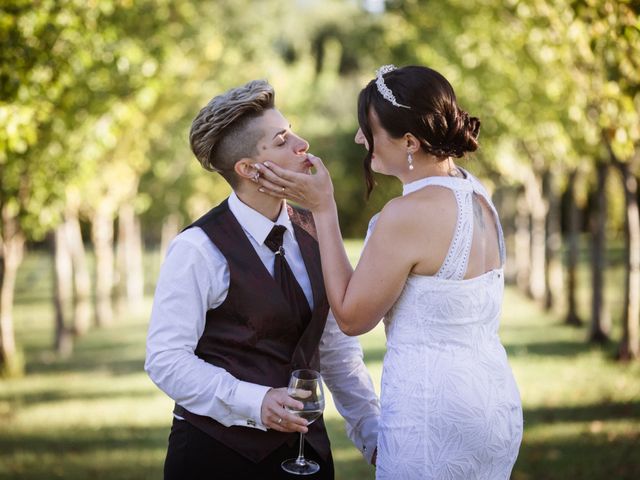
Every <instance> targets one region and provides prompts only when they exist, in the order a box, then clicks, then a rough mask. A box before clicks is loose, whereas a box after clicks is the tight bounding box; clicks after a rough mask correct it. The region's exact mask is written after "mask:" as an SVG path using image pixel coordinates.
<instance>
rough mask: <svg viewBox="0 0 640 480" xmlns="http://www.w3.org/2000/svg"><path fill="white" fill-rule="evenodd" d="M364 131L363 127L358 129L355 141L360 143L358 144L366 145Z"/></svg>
mask: <svg viewBox="0 0 640 480" xmlns="http://www.w3.org/2000/svg"><path fill="white" fill-rule="evenodd" d="M364 140H365V138H364V133H362V129H361V128H359V129H358V131H357V132H356V137H355V138H354V141H355V142H356V143H357V144H358V145H364Z"/></svg>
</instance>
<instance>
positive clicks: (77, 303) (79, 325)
mask: <svg viewBox="0 0 640 480" xmlns="http://www.w3.org/2000/svg"><path fill="white" fill-rule="evenodd" d="M65 224H66V229H67V241H68V244H69V252H70V254H71V262H72V266H73V285H74V295H73V300H74V313H73V333H74V334H76V335H79V336H81V335H84V334H85V333H87V332H88V331H89V328H90V326H91V276H90V274H89V268H88V267H87V256H86V252H85V248H84V242H83V241H82V232H81V230H80V221H79V220H78V212H77V210H75V209H67V212H66V214H65Z"/></svg>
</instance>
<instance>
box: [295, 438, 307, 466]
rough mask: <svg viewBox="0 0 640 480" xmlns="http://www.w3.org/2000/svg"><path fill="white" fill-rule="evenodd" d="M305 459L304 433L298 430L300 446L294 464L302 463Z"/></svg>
mask: <svg viewBox="0 0 640 480" xmlns="http://www.w3.org/2000/svg"><path fill="white" fill-rule="evenodd" d="M305 463H307V461H306V460H305V459H304V433H302V432H300V448H298V458H296V464H298V465H304V464H305Z"/></svg>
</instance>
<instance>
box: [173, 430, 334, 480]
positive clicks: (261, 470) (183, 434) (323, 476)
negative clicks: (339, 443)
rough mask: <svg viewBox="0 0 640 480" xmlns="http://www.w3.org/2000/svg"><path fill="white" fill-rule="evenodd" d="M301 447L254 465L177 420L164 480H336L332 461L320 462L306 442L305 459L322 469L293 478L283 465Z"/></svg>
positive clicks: (285, 449) (281, 450)
mask: <svg viewBox="0 0 640 480" xmlns="http://www.w3.org/2000/svg"><path fill="white" fill-rule="evenodd" d="M298 444H299V442H295V445H294V446H293V447H290V446H288V445H287V444H284V445H282V446H281V447H280V448H278V449H277V450H276V451H275V452H273V453H272V454H271V455H269V456H268V457H267V458H265V459H264V460H263V461H261V462H260V463H253V462H251V461H249V460H247V459H246V458H245V457H243V456H242V455H240V454H239V453H237V452H236V451H234V450H232V449H230V448H228V447H226V446H225V445H223V444H222V443H220V442H218V441H217V440H215V439H214V438H212V437H210V436H209V435H207V434H206V433H204V432H202V431H201V430H199V429H197V428H196V427H194V426H193V425H191V424H190V423H189V422H187V421H184V420H177V419H175V418H174V420H173V425H172V427H171V434H170V435H169V448H168V450H167V458H166V460H165V463H164V479H165V480H200V479H202V480H205V479H206V480H227V479H229V480H245V479H247V480H249V479H251V480H263V479H264V480H272V479H273V480H278V479H283V480H292V479H296V478H297V479H299V480H302V479H303V478H309V480H333V478H334V473H333V459H332V458H329V461H328V462H325V461H323V460H322V459H320V457H319V456H318V454H317V453H316V452H315V451H314V449H313V447H311V445H309V444H308V443H307V442H305V445H304V456H305V458H308V459H310V460H313V461H315V462H316V463H318V465H320V471H319V472H318V473H315V474H313V475H306V476H300V475H292V474H290V473H287V472H285V471H284V470H282V468H281V467H280V464H281V463H282V462H283V461H284V460H286V459H288V458H296V457H297V456H298Z"/></svg>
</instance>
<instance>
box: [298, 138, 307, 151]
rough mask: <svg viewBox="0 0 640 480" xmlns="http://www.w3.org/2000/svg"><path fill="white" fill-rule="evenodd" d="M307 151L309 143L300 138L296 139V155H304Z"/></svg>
mask: <svg viewBox="0 0 640 480" xmlns="http://www.w3.org/2000/svg"><path fill="white" fill-rule="evenodd" d="M307 150H309V142H307V141H306V140H305V139H304V138H302V137H298V141H297V142H296V153H306V152H307Z"/></svg>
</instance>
